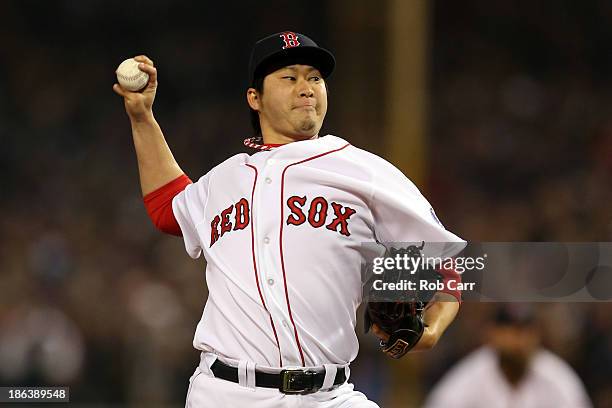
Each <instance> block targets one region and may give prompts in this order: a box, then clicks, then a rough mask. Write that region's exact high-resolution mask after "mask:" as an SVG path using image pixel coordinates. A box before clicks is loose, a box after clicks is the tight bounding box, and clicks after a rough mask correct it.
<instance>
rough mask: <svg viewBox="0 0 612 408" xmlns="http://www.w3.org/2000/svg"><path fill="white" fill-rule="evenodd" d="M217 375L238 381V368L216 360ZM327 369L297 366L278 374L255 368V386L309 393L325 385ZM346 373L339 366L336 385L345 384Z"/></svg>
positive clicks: (290, 392)
mask: <svg viewBox="0 0 612 408" xmlns="http://www.w3.org/2000/svg"><path fill="white" fill-rule="evenodd" d="M210 369H211V370H212V372H213V374H215V377H217V378H222V379H224V380H227V381H232V382H235V383H237V382H238V369H237V368H236V367H232V366H229V365H227V364H225V363H223V362H221V361H219V360H215V362H214V363H213V365H212V366H211V367H210ZM324 379H325V370H312V369H306V368H297V369H290V370H282V371H281V372H280V373H278V374H270V373H264V372H261V371H257V370H255V386H256V387H266V388H277V389H278V390H279V391H280V392H282V393H285V394H309V393H312V392H316V391H318V390H319V389H321V387H322V386H323V380H324ZM345 381H346V375H345V373H344V368H339V369H338V371H337V372H336V378H334V386H338V385H340V384H344V382H345Z"/></svg>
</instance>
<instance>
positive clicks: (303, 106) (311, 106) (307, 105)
mask: <svg viewBox="0 0 612 408" xmlns="http://www.w3.org/2000/svg"><path fill="white" fill-rule="evenodd" d="M315 105H316V104H315V103H314V102H303V103H299V104H297V105H296V106H294V107H293V109H305V110H315Z"/></svg>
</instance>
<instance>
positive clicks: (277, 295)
mask: <svg viewBox="0 0 612 408" xmlns="http://www.w3.org/2000/svg"><path fill="white" fill-rule="evenodd" d="M135 59H136V60H137V61H138V62H139V63H140V64H139V69H141V70H142V71H144V72H146V73H148V74H149V82H148V84H147V86H146V88H145V89H144V90H142V91H140V92H129V91H127V90H125V89H122V88H121V86H120V85H118V84H115V85H114V86H113V89H114V91H115V92H116V93H117V94H119V95H120V96H122V97H123V98H124V103H125V109H126V111H127V114H128V116H129V119H130V121H131V125H132V134H133V139H134V144H135V148H136V154H137V158H138V167H139V172H140V184H141V188H142V193H143V196H144V202H145V206H146V209H147V212H148V214H149V216H150V217H151V219H152V221H153V223H154V224H155V225H156V227H157V228H158V229H160V230H161V231H163V232H165V233H168V234H173V235H177V236H182V237H183V240H184V243H185V248H186V251H187V253H188V254H189V256H191V257H192V258H194V259H195V258H198V257H199V256H200V255H202V254H203V255H204V257H205V259H206V263H207V266H206V281H207V284H208V288H209V297H208V300H207V302H206V305H205V307H204V312H203V315H202V319H201V321H200V322H199V324H198V325H197V329H196V332H195V337H194V341H193V345H194V347H195V348H196V349H198V350H201V351H202V353H201V359H200V363H199V365H198V367H197V368H196V370H195V372H194V374H193V376H192V377H191V379H190V380H189V389H188V391H187V402H186V406H187V407H234V406H240V404H244V405H247V406H249V407H250V408H255V407H266V408H267V407H277V406H283V407H294V406H295V407H297V406H300V407H310V406H313V407H315V406H316V407H376V406H377V405H376V404H375V403H374V402H372V401H369V400H368V399H367V398H366V397H365V396H364V395H363V394H361V393H359V392H357V391H354V390H353V385H352V384H350V383H348V378H349V364H350V363H351V361H353V359H355V357H356V355H357V351H358V342H357V336H356V334H355V325H356V309H357V307H358V306H359V304H360V303H361V300H362V279H361V273H360V265H361V263H362V262H363V260H364V259H366V258H368V257H370V256H371V255H372V254H371V253H370V252H371V251H372V249H371V247H369V246H364V245H362V244H363V243H367V242H380V243H385V242H400V241H401V242H421V241H425V242H462V240H461V239H460V238H459V237H457V236H456V235H454V234H452V233H451V232H449V231H447V230H446V229H445V228H444V227H443V226H442V225H441V224H440V223H439V221H438V220H437V218H436V217H435V214H434V212H433V210H432V208H431V206H430V204H429V203H428V202H427V200H426V199H425V198H424V197H423V196H422V195H421V193H420V192H419V190H418V189H417V188H416V187H415V185H414V184H413V183H412V182H411V181H410V180H409V179H408V178H406V177H405V176H404V175H403V174H402V173H401V172H400V171H399V170H398V169H397V168H395V167H394V166H393V165H391V164H390V163H389V162H387V161H385V160H384V159H382V158H380V157H378V156H376V155H374V154H372V153H369V152H366V151H364V150H361V149H359V148H357V147H355V146H352V145H351V144H350V143H349V142H347V141H346V140H344V139H342V138H340V137H337V136H332V135H326V136H320V135H319V130H320V129H321V126H322V124H323V120H324V118H325V114H326V112H327V84H326V78H327V77H328V76H329V75H330V74H331V73H332V71H333V69H334V66H335V59H334V57H333V55H332V54H331V53H330V52H329V51H327V50H325V49H323V48H321V47H319V46H318V45H317V44H316V43H315V42H314V41H313V40H311V39H310V38H308V37H307V36H305V35H303V34H299V33H295V32H289V31H286V32H281V33H277V34H274V35H271V36H269V37H266V38H264V39H262V40H260V41H258V42H257V43H256V44H255V46H254V48H253V50H252V54H251V60H250V66H249V76H250V77H249V81H250V87H249V88H248V90H247V92H246V100H247V103H248V105H249V107H250V109H251V119H252V123H253V126H254V128H255V134H256V136H255V137H252V138H249V139H247V140H245V145H247V146H249V147H251V148H253V149H254V153H253V154H246V153H243V154H237V155H235V156H233V157H230V158H229V159H227V160H226V161H224V162H223V163H221V164H219V165H218V166H216V167H214V168H213V169H212V170H210V171H209V172H208V173H207V174H205V175H204V176H202V177H201V178H200V179H199V180H198V181H196V182H195V183H194V182H192V181H191V180H190V179H189V178H188V177H187V176H186V175H185V174H184V173H183V171H182V170H181V168H180V167H179V165H178V164H177V162H176V161H175V159H174V157H173V155H172V153H171V151H170V149H169V147H168V145H167V144H166V141H165V138H164V135H163V134H162V130H161V128H160V126H159V124H158V123H157V122H156V120H155V118H154V115H153V110H152V106H153V100H154V98H155V94H156V90H157V70H156V68H155V66H154V63H153V61H152V60H151V59H149V58H148V57H146V56H144V55H141V56H137V57H135ZM458 297H459V294H458V293H456V292H453V291H451V290H449V291H441V292H439V293H436V295H435V297H434V300H433V301H431V302H429V304H428V308H427V309H426V310H425V312H424V315H423V316H422V321H423V322H424V324H422V325H421V329H420V330H419V334H418V336H417V337H415V338H414V339H415V340H414V341H402V340H400V341H399V344H402V345H404V346H407V347H405V348H404V350H408V349H411V350H413V351H415V350H426V349H429V348H431V347H433V346H434V345H435V344H436V342H437V341H438V339H439V338H440V336H441V335H442V333H443V332H444V330H445V329H446V327H447V326H448V325H449V324H450V323H451V321H452V320H453V319H454V317H455V315H456V313H457V310H458V308H459V302H457V301H456V300H457V299H458ZM451 300H452V301H451ZM372 330H373V331H374V333H375V334H376V335H377V336H378V337H380V338H381V340H382V341H383V344H386V343H384V342H386V341H388V340H389V338H390V335H394V333H387V332H385V331H384V330H382V329H381V327H380V325H376V324H374V325H373V326H372ZM410 342H411V343H412V344H409V343H410Z"/></svg>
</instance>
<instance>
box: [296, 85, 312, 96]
mask: <svg viewBox="0 0 612 408" xmlns="http://www.w3.org/2000/svg"><path fill="white" fill-rule="evenodd" d="M298 92H299V95H300V97H304V98H312V97H313V96H314V90H313V89H312V86H310V83H309V82H308V81H300V84H299V87H298Z"/></svg>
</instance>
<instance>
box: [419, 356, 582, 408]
mask: <svg viewBox="0 0 612 408" xmlns="http://www.w3.org/2000/svg"><path fill="white" fill-rule="evenodd" d="M591 406H592V404H591V401H590V400H589V397H588V396H587V393H586V391H585V389H584V386H583V385H582V381H580V378H578V376H577V375H576V373H574V370H572V368H571V367H570V366H569V365H568V364H567V363H566V362H565V361H563V360H561V359H560V358H559V357H557V356H556V355H554V354H553V353H551V352H549V351H547V350H538V351H537V352H536V354H535V355H534V356H533V357H532V360H531V363H530V366H529V368H528V371H527V373H526V374H525V377H524V378H523V379H522V380H521V381H520V382H519V383H518V384H517V386H516V387H512V386H511V385H510V383H509V382H508V381H507V380H506V379H505V378H504V376H503V374H502V372H501V370H500V369H499V365H498V359H497V355H496V354H495V351H494V350H493V349H491V348H490V347H487V346H484V347H481V348H480V349H478V350H476V351H474V352H473V353H471V354H470V355H468V356H467V357H465V358H464V359H463V360H462V361H460V362H459V363H458V364H457V365H456V366H455V367H453V368H452V369H451V370H450V371H449V372H448V373H447V374H446V375H445V376H444V377H443V378H442V380H441V381H440V383H439V384H438V385H436V387H435V388H434V389H433V390H432V392H431V394H430V396H429V398H428V400H427V402H426V403H425V407H427V408H468V407H469V408H478V407H483V408H484V407H486V408H489V407H500V408H515V407H516V408H545V407H551V408H553V407H555V408H556V407H558V408H588V407H591Z"/></svg>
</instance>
